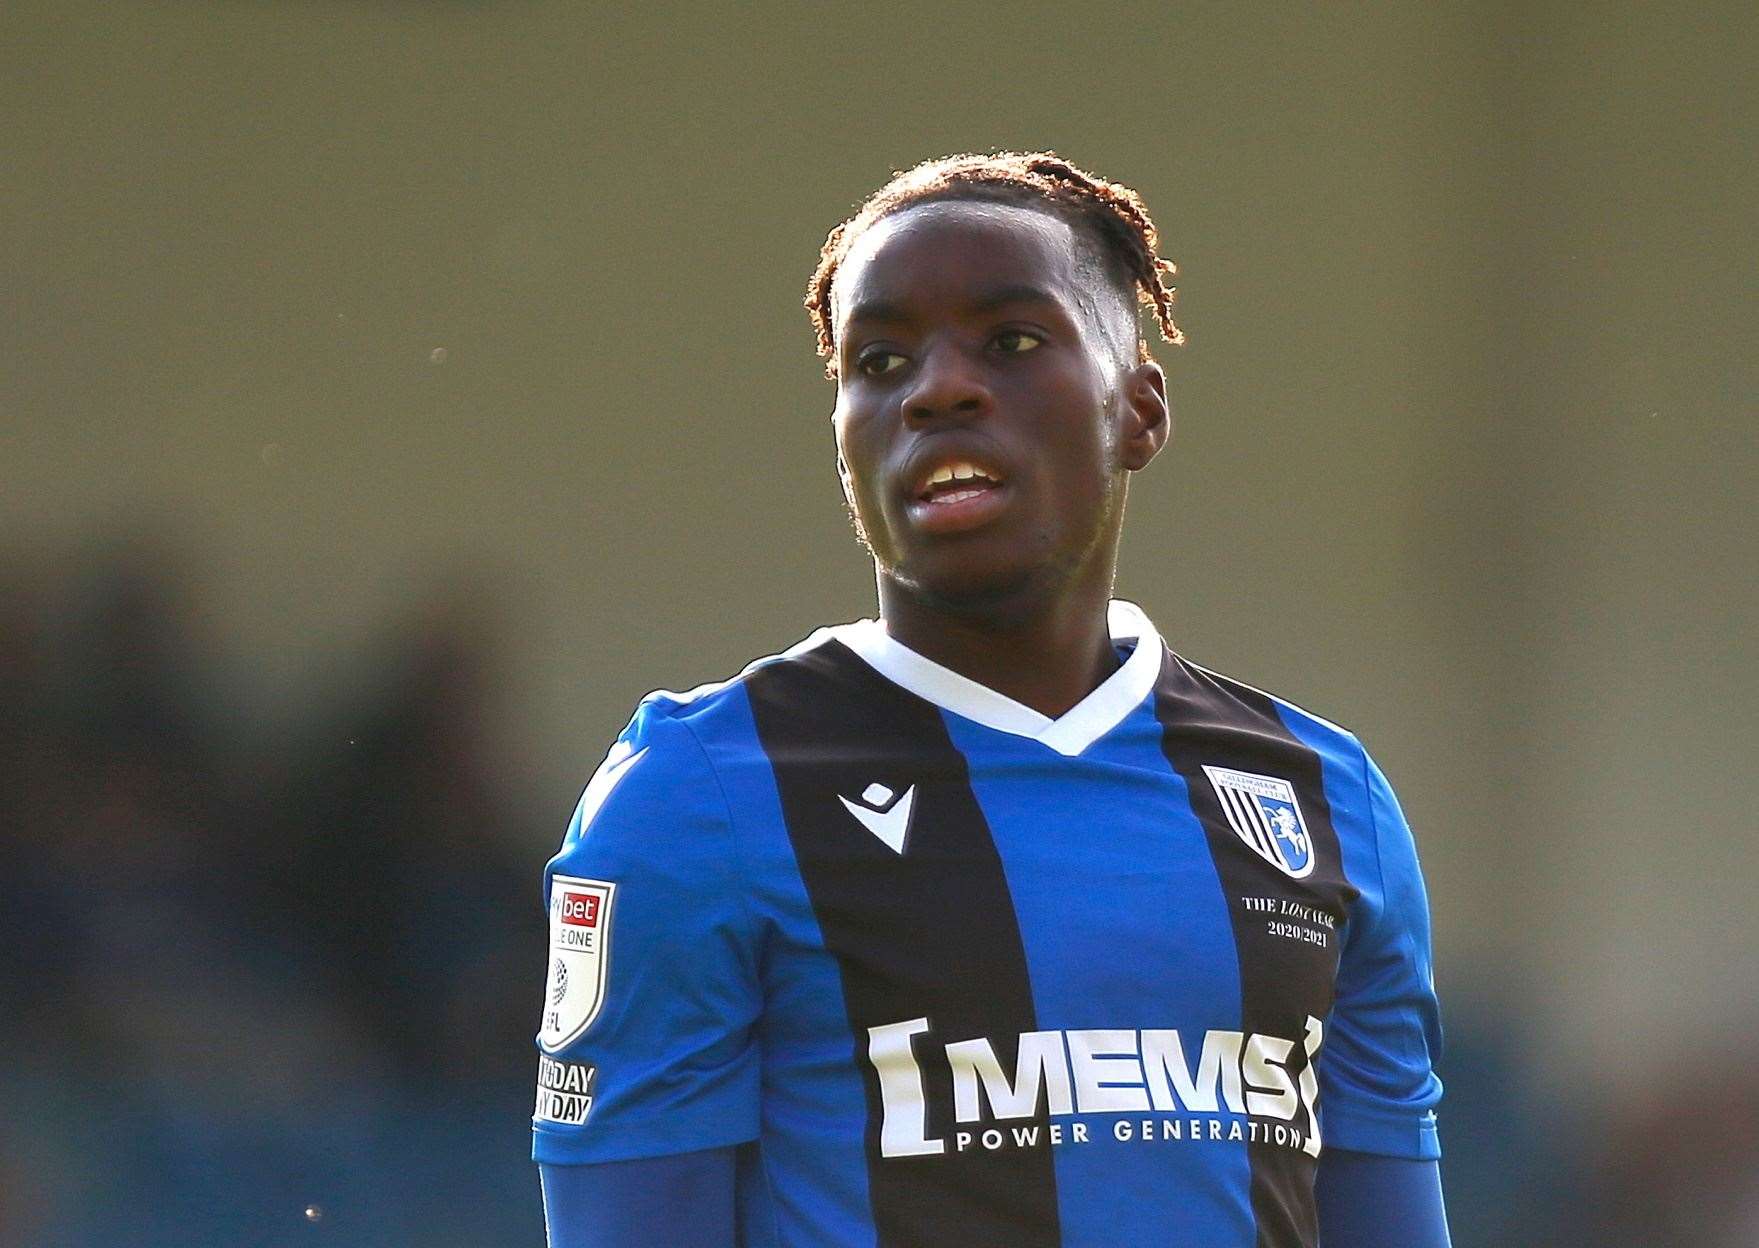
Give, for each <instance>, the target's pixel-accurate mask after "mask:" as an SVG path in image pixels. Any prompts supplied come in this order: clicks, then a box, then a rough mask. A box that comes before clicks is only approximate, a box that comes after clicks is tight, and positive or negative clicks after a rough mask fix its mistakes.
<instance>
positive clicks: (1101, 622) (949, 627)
mask: <svg viewBox="0 0 1759 1248" xmlns="http://www.w3.org/2000/svg"><path fill="white" fill-rule="evenodd" d="M1158 246H1159V244H1158V238H1157V234H1156V230H1155V226H1154V223H1153V222H1152V221H1151V220H1150V218H1149V216H1148V214H1147V212H1146V210H1145V208H1144V206H1143V203H1142V200H1141V199H1140V198H1139V197H1138V196H1137V195H1136V194H1135V193H1134V192H1132V191H1131V190H1129V189H1127V188H1125V187H1123V186H1120V185H1117V184H1116V183H1112V182H1108V181H1106V180H1104V179H1102V178H1099V177H1096V176H1094V175H1092V174H1089V173H1086V172H1083V171H1082V170H1080V169H1077V168H1076V167H1074V166H1073V165H1070V164H1069V163H1067V162H1066V161H1064V160H1062V159H1060V158H1058V157H1057V156H1055V155H1053V154H1051V153H1048V152H1038V153H1031V154H1018V153H1004V154H1000V155H993V156H979V155H963V156H953V157H948V158H946V159H942V160H936V161H932V162H929V163H927V164H924V165H920V166H918V167H917V168H915V169H912V170H910V171H909V172H907V173H904V174H901V175H899V176H898V177H896V178H894V179H893V180H892V181H891V182H890V183H889V184H887V185H886V186H885V187H883V188H882V189H881V190H879V191H878V192H876V193H875V194H874V195H873V196H872V197H870V198H869V199H868V200H867V201H866V203H865V204H863V205H862V207H861V208H860V210H859V211H858V212H857V213H856V214H855V215H854V216H853V217H851V218H850V219H849V220H847V221H845V222H843V223H842V224H841V225H839V226H837V228H836V229H834V230H833V231H831V234H830V237H829V238H828V239H827V241H826V243H825V246H824V249H823V253H822V255H821V258H820V261H819V265H818V270H817V272H815V273H814V274H813V277H812V281H811V284H810V286H809V288H808V295H807V300H806V303H807V310H808V312H809V313H810V314H811V318H812V323H813V327H814V329H815V330H816V332H817V335H818V346H819V351H820V353H821V355H823V356H824V357H825V359H826V361H827V364H826V371H827V373H828V375H829V376H830V377H831V378H832V379H833V380H835V382H836V385H837V402H836V409H835V411H834V413H833V415H832V425H833V427H834V432H835V436H836V446H837V459H838V471H839V473H840V474H841V477H842V483H843V491H844V494H845V496H846V498H847V499H848V503H849V508H850V511H851V513H852V514H853V516H854V518H855V522H856V526H857V529H858V532H859V534H860V537H861V539H862V541H863V543H864V544H865V546H866V548H867V550H868V552H869V553H870V554H871V555H872V557H873V564H874V571H875V574H876V578H877V580H878V586H879V615H878V618H877V619H872V620H862V621H859V622H857V623H853V624H844V625H839V626H836V627H831V628H823V629H820V630H819V631H818V632H815V633H813V634H812V635H811V636H810V637H808V638H807V639H806V640H804V641H802V642H800V643H799V644H798V645H795V646H793V647H791V648H790V649H788V650H786V651H784V652H783V653H781V654H778V655H775V656H772V657H770V658H766V659H760V660H758V661H757V662H756V663H753V664H752V665H751V666H749V667H747V668H746V669H745V671H744V672H742V673H741V674H740V675H739V676H737V677H736V678H734V679H733V680H731V681H728V682H726V683H724V684H718V685H705V686H702V687H700V688H697V689H694V690H691V691H690V692H689V693H683V694H678V693H664V692H662V693H654V694H651V695H649V696H648V697H647V698H646V699H644V700H643V701H642V703H641V705H640V706H639V707H638V708H637V709H636V712H635V716H634V718H633V719H632V720H631V721H630V723H629V726H628V728H626V729H625V730H624V732H623V734H622V735H621V736H620V737H619V738H618V739H617V741H616V743H615V744H614V745H613V746H612V747H611V750H610V753H609V754H608V755H607V756H606V758H605V760H604V762H603V763H602V764H601V765H600V767H599V769H598V771H597V772H596V773H595V774H594V776H593V777H592V780H591V782H590V783H589V784H588V785H587V786H586V791H585V793H584V794H583V795H582V797H581V800H580V806H579V809H578V810H577V811H576V812H575V814H574V818H573V821H572V822H571V823H570V825H569V827H568V831H567V835H566V838H565V839H564V840H563V843H562V847H561V850H560V852H559V853H557V855H556V856H555V858H554V859H553V860H552V861H551V862H550V864H549V867H548V870H547V872H546V875H545V880H544V891H545V894H546V900H547V903H548V907H549V916H550V947H549V981H548V984H547V986H546V990H545V999H544V1010H543V1022H542V1027H541V1029H540V1031H539V1033H538V1046H539V1049H540V1050H541V1053H540V1056H539V1060H538V1065H539V1075H538V1085H539V1086H538V1097H537V1110H536V1115H535V1131H536V1142H535V1145H534V1149H533V1151H534V1155H535V1157H536V1159H537V1161H538V1162H539V1163H541V1166H542V1175H543V1188H544V1198H545V1206H546V1213H547V1217H548V1222H549V1229H550V1242H551V1244H552V1245H554V1248H589V1246H590V1248H601V1246H616V1248H647V1246H650V1245H651V1246H653V1248H661V1246H664V1248H678V1246H681V1245H690V1246H693V1248H730V1246H732V1245H747V1246H751V1248H758V1246H766V1248H767V1246H770V1245H788V1246H790V1248H795V1246H798V1248H809V1246H810V1248H841V1246H843V1245H881V1246H883V1248H906V1246H909V1248H915V1246H924V1245H926V1246H940V1245H946V1246H948V1248H978V1246H988V1245H995V1246H1004V1245H1005V1246H1007V1248H1041V1246H1042V1248H1051V1246H1053V1245H1065V1246H1068V1248H1075V1246H1077V1245H1091V1246H1095V1248H1115V1246H1123V1245H1150V1244H1152V1245H1180V1246H1189V1248H1313V1246H1314V1245H1317V1244H1321V1243H1323V1244H1324V1246H1325V1248H1444V1246H1445V1245H1446V1244H1447V1229H1446V1225H1445V1221H1444V1216H1443V1209H1442V1200H1441V1185H1440V1179H1439V1174H1438V1168H1437V1157H1438V1156H1439V1154H1440V1148H1439V1144H1438V1141H1437V1136H1436V1126H1435V1113H1434V1109H1435V1105H1436V1102H1437V1100H1438V1099H1439V1098H1440V1095H1441V1085H1440V1084H1439V1082H1438V1081H1437V1080H1436V1077H1435V1074H1434V1072H1433V1069H1432V1062H1433V1059H1434V1057H1435V1054H1436V1051H1437V1047H1438V1045H1439V1042H1440V1034H1439V1024H1438V1021H1437V1009H1436V1001H1435V994H1434V990H1433V987H1432V981H1431V975H1430V954H1429V918H1428V907H1427V902H1426V900H1425V896H1424V889H1423V880H1422V877H1421V875H1420V874H1419V871H1418V865H1417V858H1416V854H1415V850H1414V848H1413V845H1412V840H1411V833H1410V831H1409V829H1408V828H1407V827H1406V824H1405V820H1404V817H1403V815H1402V814H1401V813H1400V811H1399V806H1398V803H1397V801H1396V800H1395V799H1394V797H1393V793H1392V790H1391V789H1390V788H1389V787H1388V785H1387V782H1386V779H1385V777H1383V776H1382V775H1381V773H1380V771H1379V770H1378V769H1377V768H1376V767H1375V765H1374V763H1373V762H1372V761H1371V760H1370V759H1369V758H1368V757H1367V756H1366V755H1365V754H1364V753H1363V750H1362V747H1361V745H1360V744H1358V742H1357V740H1356V738H1355V737H1353V736H1351V735H1350V734H1349V733H1348V732H1345V731H1344V730H1343V729H1341V728H1338V727H1337V726H1335V725H1333V724H1330V723H1328V722H1326V721H1325V720H1323V719H1319V718H1317V717H1316V716H1313V715H1310V714H1308V713H1306V712H1305V711H1302V710H1299V709H1297V708H1295V707H1293V706H1290V705H1289V704H1288V703H1286V702H1282V701H1279V700H1278V699H1276V698H1273V697H1271V696H1269V695H1268V694H1265V693H1261V692H1260V691H1258V690H1257V689H1253V688H1251V687H1249V686H1247V685H1242V684H1240V683H1238V682H1237V681H1234V680H1231V679H1229V678H1227V677H1225V676H1220V675H1217V674H1216V673H1214V672H1211V671H1208V670H1206V669H1204V668H1202V667H1199V666H1197V665H1196V664H1195V663H1193V662H1191V661H1189V660H1187V659H1185V658H1183V657H1181V656H1180V655H1178V654H1177V653H1175V652H1173V651H1172V650H1170V649H1168V648H1167V646H1166V644H1165V643H1164V642H1163V641H1162V640H1161V638H1160V636H1159V634H1158V633H1157V632H1156V631H1155V628H1154V625H1153V624H1152V623H1151V622H1150V621H1149V620H1148V618H1147V617H1146V616H1145V615H1144V614H1143V612H1142V611H1141V610H1140V609H1139V608H1138V607H1136V606H1134V605H1132V604H1131V603H1129V602H1125V601H1123V600H1121V599H1117V598H1114V597H1113V596H1112V580H1113V574H1114V569H1115V565H1116V560H1117V551H1118V536H1119V530H1120V526H1121V525H1122V523H1123V518H1124V499H1125V495H1126V493H1127V491H1128V487H1129V482H1130V477H1131V475H1132V474H1134V473H1137V472H1140V471H1142V470H1143V469H1144V468H1146V467H1148V465H1149V463H1150V461H1152V460H1153V459H1154V457H1155V455H1156V454H1157V453H1159V451H1160V450H1161V448H1162V446H1164V445H1165V443H1166V440H1167V435H1168V430H1169V421H1168V413H1167V400H1166V387H1165V379H1164V377H1163V376H1162V373H1161V370H1160V368H1159V366H1158V365H1156V364H1155V362H1154V361H1153V359H1152V358H1151V357H1150V355H1149V352H1148V348H1147V345H1146V344H1145V343H1144V342H1143V341H1142V340H1141V338H1140V336H1139V329H1138V321H1137V314H1138V303H1139V300H1140V301H1141V302H1143V303H1146V304H1147V305H1148V306H1149V308H1150V310H1151V311H1152V314H1153V316H1154V318H1155V320H1156V322H1157V324H1158V326H1159V329H1160V332H1161V335H1162V336H1163V337H1164V338H1166V339H1167V340H1168V341H1170V342H1174V343H1176V342H1178V341H1179V340H1180V335H1179V331H1178V330H1177V329H1176V328H1175V326H1174V324H1173V320H1172V291H1171V290H1170V289H1169V288H1168V287H1167V286H1166V285H1165V284H1164V281H1163V275H1164V274H1167V273H1170V272H1171V271H1172V265H1171V264H1169V263H1168V262H1167V261H1165V260H1163V259H1161V258H1160V257H1159V256H1158V254H1157V252H1158Z"/></svg>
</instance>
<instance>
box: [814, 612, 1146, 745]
mask: <svg viewBox="0 0 1759 1248" xmlns="http://www.w3.org/2000/svg"><path fill="white" fill-rule="evenodd" d="M1106 624H1107V626H1108V627H1109V629H1110V630H1111V636H1112V640H1113V641H1114V642H1119V641H1127V640H1129V639H1130V638H1135V639H1136V649H1135V650H1134V651H1133V652H1132V653H1131V655H1130V657H1129V658H1127V659H1125V660H1124V664H1123V666H1122V667H1120V668H1118V670H1117V671H1115V672H1113V673H1112V674H1111V675H1110V676H1108V677H1106V678H1105V680H1104V681H1102V682H1101V683H1100V685H1099V687H1098V688H1097V689H1095V690H1094V691H1093V692H1092V693H1090V694H1088V695H1087V696H1086V697H1085V698H1082V699H1081V701H1079V702H1077V703H1076V704H1075V705H1074V706H1072V707H1070V708H1069V709H1068V710H1067V711H1065V712H1064V713H1063V714H1061V715H1059V716H1058V717H1057V718H1055V719H1052V718H1051V717H1050V716H1048V715H1045V714H1042V713H1040V712H1038V711H1035V710H1033V709H1032V708H1031V707H1030V706H1026V705H1023V704H1022V703H1019V702H1016V701H1014V699H1012V698H1010V697H1008V696H1006V695H1005V694H1000V693H997V692H996V691H995V690H994V689H991V688H990V687H989V686H988V685H980V684H978V683H977V682H976V681H975V680H972V679H971V678H970V677H969V676H961V675H960V674H959V673H958V672H955V671H954V670H953V669H952V668H949V667H942V666H941V665H940V664H939V663H936V662H935V661H934V660H933V659H929V658H925V657H924V656H922V655H920V654H918V653H916V651H914V650H912V649H910V648H909V647H908V646H906V645H904V644H903V643H902V642H899V641H895V640H893V638H892V635H891V634H890V633H888V632H887V631H886V626H885V624H884V623H882V622H881V621H879V620H857V621H856V622H855V623H853V624H843V625H839V626H838V627H836V628H833V629H831V630H829V631H830V632H831V634H832V635H833V636H834V637H836V639H837V640H838V641H840V642H842V643H843V644H844V645H846V646H848V647H849V648H850V649H851V650H853V651H854V652H855V653H856V654H858V655H860V656H861V658H862V659H864V660H865V661H866V662H867V664H868V666H870V667H872V668H873V669H874V670H875V671H876V672H878V673H879V674H880V675H881V676H884V677H885V678H886V679H887V680H889V681H891V682H892V683H893V684H895V685H899V686H901V687H902V688H905V689H908V690H909V691H910V692H911V693H914V694H915V695H916V696H917V697H920V698H926V699H927V700H928V701H930V702H933V703H934V704H935V705H936V706H939V707H941V708H943V709H944V710H949V711H952V712H953V713H954V714H955V715H963V716H964V717H965V718H966V719H970V720H974V721H976V722H977V723H980V724H982V725H984V726H985V727H986V728H994V729H997V730H998V731H1000V732H1008V733H1012V734H1014V735H1015V736H1017V737H1031V738H1032V739H1033V740H1035V741H1039V742H1042V743H1043V744H1045V745H1048V746H1049V747H1050V748H1051V749H1053V750H1055V751H1056V752H1057V753H1059V754H1063V755H1067V756H1068V757H1071V758H1073V757H1074V756H1075V755H1077V754H1080V753H1081V752H1082V751H1083V750H1085V749H1086V748H1087V747H1088V746H1090V745H1092V744H1093V743H1094V742H1095V741H1097V740H1099V739H1100V738H1101V737H1103V736H1105V734H1106V733H1108V732H1110V731H1111V730H1112V729H1113V728H1116V727H1117V726H1118V724H1119V723H1120V722H1122V721H1123V719H1124V717H1125V716H1126V715H1128V714H1129V713H1130V712H1131V711H1133V710H1135V709H1136V708H1137V707H1138V706H1140V705H1141V704H1142V699H1143V698H1145V697H1147V696H1148V691H1149V690H1151V689H1153V688H1154V682H1155V678H1156V677H1157V676H1159V675H1160V667H1161V651H1162V644H1161V639H1160V634H1159V633H1157V632H1156V631H1155V628H1154V625H1153V624H1151V623H1149V621H1148V617H1147V616H1146V615H1144V614H1143V612H1142V608H1141V607H1139V606H1137V605H1136V604H1135V603H1133V602H1126V601H1124V600H1123V599H1122V598H1114V599H1112V601H1111V604H1110V606H1109V607H1108V609H1107V611H1106Z"/></svg>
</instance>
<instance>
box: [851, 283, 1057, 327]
mask: <svg viewBox="0 0 1759 1248" xmlns="http://www.w3.org/2000/svg"><path fill="white" fill-rule="evenodd" d="M1010 303H1048V304H1052V305H1053V306H1060V302H1059V300H1058V299H1057V297H1056V296H1055V295H1053V294H1051V292H1050V291H1048V290H1046V289H1045V288H1044V287H1042V286H1033V285H1031V284H1030V283H1024V282H1016V283H1013V284H1011V285H1008V286H996V287H992V288H991V289H989V290H980V291H978V292H977V294H976V295H975V296H973V297H972V299H971V301H970V302H969V303H968V304H966V305H965V306H966V308H967V310H969V311H970V312H973V313H979V314H981V313H984V312H993V311H995V310H996V309H997V308H1000V307H1004V306H1006V305H1007V304H1010ZM909 319H910V314H909V313H908V312H906V311H905V310H904V308H903V306H902V305H901V304H898V303H894V302H892V301H891V300H889V299H863V300H862V301H861V302H860V303H858V304H856V305H855V306H854V307H852V308H850V309H849V316H848V320H847V321H846V322H845V323H846V324H849V325H854V324H856V323H858V322H860V321H891V322H897V321H907V320H909Z"/></svg>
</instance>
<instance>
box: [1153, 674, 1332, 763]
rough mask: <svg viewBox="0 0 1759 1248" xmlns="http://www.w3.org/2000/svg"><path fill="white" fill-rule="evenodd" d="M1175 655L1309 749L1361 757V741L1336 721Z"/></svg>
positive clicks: (1236, 678) (1201, 676) (1200, 676)
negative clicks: (1270, 718) (1269, 717)
mask: <svg viewBox="0 0 1759 1248" xmlns="http://www.w3.org/2000/svg"><path fill="white" fill-rule="evenodd" d="M1175 657H1176V658H1177V659H1178V661H1179V663H1180V664H1181V665H1182V666H1183V667H1184V668H1186V669H1187V670H1188V671H1189V672H1191V673H1193V674H1194V675H1195V676H1196V677H1197V678H1198V679H1201V680H1204V681H1207V682H1210V683H1212V684H1213V685H1214V687H1215V688H1216V689H1218V690H1220V691H1221V692H1222V693H1223V694H1224V695H1225V696H1227V697H1228V698H1230V699H1232V700H1234V701H1235V702H1238V703H1239V704H1240V705H1241V706H1242V708H1243V709H1247V710H1249V711H1250V712H1251V713H1253V714H1257V715H1264V714H1271V715H1274V716H1275V717H1276V718H1277V719H1280V720H1281V721H1282V722H1283V724H1284V726H1285V727H1286V728H1287V729H1288V730H1289V732H1290V733H1292V734H1293V735H1294V736H1295V737H1296V738H1297V739H1298V740H1300V741H1301V742H1302V743H1303V744H1305V745H1307V746H1308V747H1309V748H1311V749H1313V750H1315V751H1317V752H1319V753H1322V754H1327V753H1329V754H1334V755H1336V756H1337V757H1338V758H1340V759H1355V758H1359V757H1361V756H1362V754H1363V748H1362V742H1361V741H1360V740H1359V739H1358V738H1357V736H1356V734H1355V733H1354V732H1351V731H1350V730H1349V729H1348V728H1345V727H1344V726H1343V725H1341V724H1339V723H1337V722H1336V721H1334V720H1330V719H1327V718H1326V717H1325V716H1323V715H1320V714H1318V713H1317V712H1314V711H1310V710H1308V709H1307V708H1306V707H1304V706H1301V705H1300V704H1298V703H1296V702H1293V701H1291V700H1289V699H1288V698H1285V697H1282V696H1280V695H1278V694H1275V693H1271V692H1269V691H1268V690H1265V689H1261V688H1259V687H1258V686H1257V685H1252V684H1248V683H1247V682H1245V681H1243V680H1241V679H1239V678H1238V677H1235V676H1229V675H1226V674H1224V673H1222V672H1218V671H1215V670H1214V669H1212V668H1208V667H1205V666H1204V665H1203V664H1201V663H1195V662H1193V661H1192V660H1190V659H1188V658H1185V657H1184V656H1182V655H1175Z"/></svg>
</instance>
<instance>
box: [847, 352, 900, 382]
mask: <svg viewBox="0 0 1759 1248" xmlns="http://www.w3.org/2000/svg"><path fill="white" fill-rule="evenodd" d="M903 363H904V357H903V356H901V355H899V354H898V353H897V352H896V351H869V352H868V353H867V354H866V355H864V356H862V357H861V358H860V359H858V360H856V361H855V368H856V371H858V372H862V373H865V374H867V376H869V377H878V376H879V375H880V374H881V373H889V372H891V371H892V370H893V369H895V368H898V367H899V366H900V365H902V364H903Z"/></svg>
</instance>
